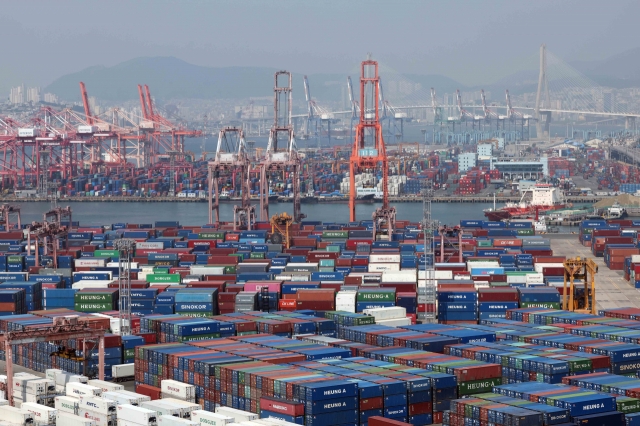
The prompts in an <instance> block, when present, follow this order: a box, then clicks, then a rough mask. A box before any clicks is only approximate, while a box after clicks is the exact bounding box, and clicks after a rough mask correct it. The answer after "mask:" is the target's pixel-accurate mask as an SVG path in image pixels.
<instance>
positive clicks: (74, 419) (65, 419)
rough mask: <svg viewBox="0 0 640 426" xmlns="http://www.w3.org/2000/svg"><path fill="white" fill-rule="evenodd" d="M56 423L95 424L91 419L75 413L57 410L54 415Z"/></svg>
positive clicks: (72, 425)
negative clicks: (56, 413)
mask: <svg viewBox="0 0 640 426" xmlns="http://www.w3.org/2000/svg"><path fill="white" fill-rule="evenodd" d="M56 425H58V426H97V425H96V422H94V421H93V420H91V419H85V418H84V417H80V416H76V415H75V414H71V413H66V412H64V411H59V410H58V415H57V416H56Z"/></svg>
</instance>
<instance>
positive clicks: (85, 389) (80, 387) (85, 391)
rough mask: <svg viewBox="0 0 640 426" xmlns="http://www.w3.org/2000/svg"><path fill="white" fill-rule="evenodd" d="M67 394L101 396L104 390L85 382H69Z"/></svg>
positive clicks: (66, 387)
mask: <svg viewBox="0 0 640 426" xmlns="http://www.w3.org/2000/svg"><path fill="white" fill-rule="evenodd" d="M65 390H66V393H67V396H77V397H81V396H100V395H101V394H102V390H101V389H100V388H99V387H96V386H91V385H85V384H84V383H67V384H66V386H65Z"/></svg>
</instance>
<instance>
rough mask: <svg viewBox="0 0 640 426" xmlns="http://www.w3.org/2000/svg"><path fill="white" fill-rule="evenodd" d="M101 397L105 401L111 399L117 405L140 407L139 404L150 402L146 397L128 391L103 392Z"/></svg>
mask: <svg viewBox="0 0 640 426" xmlns="http://www.w3.org/2000/svg"><path fill="white" fill-rule="evenodd" d="M102 397H103V398H106V399H111V400H113V401H115V402H117V403H118V404H130V405H140V403H141V402H144V401H151V398H149V397H148V396H146V395H141V394H139V393H135V392H129V391H124V390H121V391H113V392H103V393H102Z"/></svg>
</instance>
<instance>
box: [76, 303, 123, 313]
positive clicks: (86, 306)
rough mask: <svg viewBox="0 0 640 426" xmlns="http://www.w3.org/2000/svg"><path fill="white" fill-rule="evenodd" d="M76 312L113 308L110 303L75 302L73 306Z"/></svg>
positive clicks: (100, 310) (101, 310) (102, 310)
mask: <svg viewBox="0 0 640 426" xmlns="http://www.w3.org/2000/svg"><path fill="white" fill-rule="evenodd" d="M73 308H74V309H75V310H76V311H78V312H104V311H110V310H112V309H113V304H111V303H85V302H82V303H75V304H74V307H73Z"/></svg>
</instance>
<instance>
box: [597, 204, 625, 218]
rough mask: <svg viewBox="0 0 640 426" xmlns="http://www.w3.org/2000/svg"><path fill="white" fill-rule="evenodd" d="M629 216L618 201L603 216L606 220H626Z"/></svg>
mask: <svg viewBox="0 0 640 426" xmlns="http://www.w3.org/2000/svg"><path fill="white" fill-rule="evenodd" d="M627 216H628V215H627V211H626V210H625V208H624V207H622V206H621V205H620V203H618V201H616V202H615V203H613V205H612V206H611V207H609V208H608V209H607V210H606V211H605V213H604V215H603V217H604V218H605V219H624V218H626V217H627Z"/></svg>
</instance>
